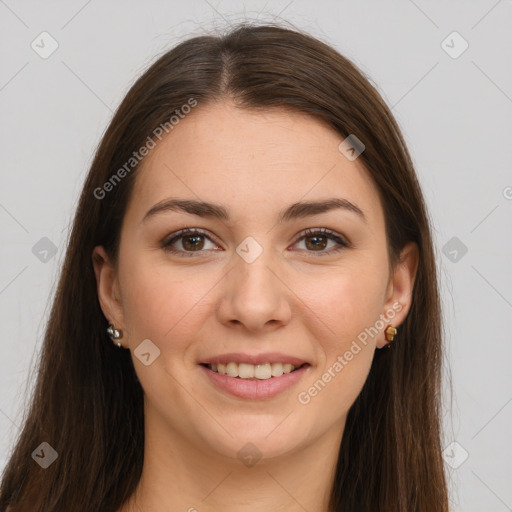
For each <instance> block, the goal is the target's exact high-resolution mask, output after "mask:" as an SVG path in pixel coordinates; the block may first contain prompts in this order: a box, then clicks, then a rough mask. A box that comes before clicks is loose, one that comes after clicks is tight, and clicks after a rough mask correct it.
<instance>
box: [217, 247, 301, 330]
mask: <svg viewBox="0 0 512 512" xmlns="http://www.w3.org/2000/svg"><path fill="white" fill-rule="evenodd" d="M234 258H235V263H234V267H232V268H231V271H230V272H228V274H227V275H226V278H225V280H224V281H223V282H224V288H223V289H222V294H221V298H220V301H219V306H218V308H217V314H218V318H219V321H220V322H222V323H223V324H224V325H228V326H230V327H233V326H234V325H236V326H240V328H242V326H243V328H245V329H246V330H247V331H251V332H257V331H269V330H274V329H277V328H279V327H282V326H284V325H286V324H287V323H288V322H289V321H290V318H291V315H292V312H291V297H292V295H293V293H292V292H291V291H290V289H289V288H288V287H287V286H286V284H285V282H284V279H283V278H282V277H281V276H280V274H281V275H282V274H283V273H282V272H279V269H278V268H277V265H276V263H275V261H272V255H271V251H263V253H262V254H261V255H260V256H259V257H258V258H257V259H256V260H255V261H253V262H252V263H248V262H247V261H244V259H243V258H241V257H239V256H238V255H236V254H235V255H234Z"/></svg>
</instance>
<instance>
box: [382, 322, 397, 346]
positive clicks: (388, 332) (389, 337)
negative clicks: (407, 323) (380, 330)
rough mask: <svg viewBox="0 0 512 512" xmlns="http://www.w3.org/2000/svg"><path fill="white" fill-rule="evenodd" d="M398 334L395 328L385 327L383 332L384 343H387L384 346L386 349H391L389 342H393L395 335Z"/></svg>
mask: <svg viewBox="0 0 512 512" xmlns="http://www.w3.org/2000/svg"><path fill="white" fill-rule="evenodd" d="M397 332H398V329H397V328H396V327H393V326H392V325H388V326H387V327H386V330H385V331H384V333H385V335H386V341H387V342H388V343H387V344H386V347H387V348H391V342H392V341H393V339H394V337H395V334H396V333H397Z"/></svg>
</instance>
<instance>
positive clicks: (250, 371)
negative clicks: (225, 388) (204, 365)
mask: <svg viewBox="0 0 512 512" xmlns="http://www.w3.org/2000/svg"><path fill="white" fill-rule="evenodd" d="M208 368H210V370H213V371H214V372H217V373H220V374H221V375H229V376H230V377H239V378H240V379H254V378H256V379H260V380H267V379H270V378H271V377H280V376H281V375H283V373H290V372H292V371H293V370H295V368H296V367H295V366H293V364H290V363H285V364H283V363H272V364H270V363H266V364H256V365H254V364H247V363H240V364H237V363H228V364H222V363H219V364H209V365H208Z"/></svg>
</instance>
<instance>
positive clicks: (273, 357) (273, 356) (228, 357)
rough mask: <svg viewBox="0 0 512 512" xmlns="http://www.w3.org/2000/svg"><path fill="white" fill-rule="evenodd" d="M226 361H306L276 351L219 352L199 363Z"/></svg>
mask: <svg viewBox="0 0 512 512" xmlns="http://www.w3.org/2000/svg"><path fill="white" fill-rule="evenodd" d="M228 363H238V364H239V363H247V364H253V365H256V364H265V363H283V364H286V363H289V364H292V365H293V366H295V367H299V366H302V365H303V364H304V363H307V361H304V360H303V359H301V358H299V357H294V356H290V355H287V354H280V353H278V352H264V353H262V354H242V353H240V352H238V353H232V354H221V355H218V356H211V357H208V358H206V359H205V360H203V361H202V362H201V363H200V364H228Z"/></svg>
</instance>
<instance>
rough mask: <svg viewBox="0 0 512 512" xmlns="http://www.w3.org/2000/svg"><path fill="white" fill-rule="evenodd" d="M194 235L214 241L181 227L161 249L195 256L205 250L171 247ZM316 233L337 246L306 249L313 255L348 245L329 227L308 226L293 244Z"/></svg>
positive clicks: (324, 253) (195, 230) (200, 232)
mask: <svg viewBox="0 0 512 512" xmlns="http://www.w3.org/2000/svg"><path fill="white" fill-rule="evenodd" d="M194 235H196V236H204V237H205V238H207V239H208V240H210V241H211V242H213V243H215V242H214V241H213V240H212V239H211V238H210V237H209V236H208V235H207V234H206V233H204V232H203V231H201V230H199V229H191V228H186V229H182V230H181V231H178V232H177V233H176V234H174V235H172V236H171V238H167V239H165V240H164V241H163V242H162V249H164V251H166V252H170V253H173V254H180V255H186V256H187V257H189V256H195V254H197V253H201V252H205V251H184V250H181V249H175V248H174V247H172V244H173V243H174V242H176V241H177V240H179V239H180V238H185V237H187V236H194ZM318 235H320V236H322V237H325V238H327V239H328V240H333V241H334V242H336V243H337V244H338V246H337V247H333V248H331V249H330V250H328V251H307V250H306V252H310V253H313V254H314V255H315V256H320V257H321V256H324V255H326V254H334V253H337V252H339V251H341V250H342V249H346V248H348V247H350V244H349V243H347V242H346V241H345V240H343V239H342V238H341V237H339V236H338V235H336V233H335V232H333V231H331V230H329V229H326V228H319V229H311V228H310V229H306V230H305V231H304V232H303V233H302V235H301V236H300V238H299V239H298V240H297V241H296V242H295V243H294V244H293V245H295V244H297V243H298V242H300V241H302V240H303V239H304V238H308V237H313V236H318ZM315 253H317V254H315Z"/></svg>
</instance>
